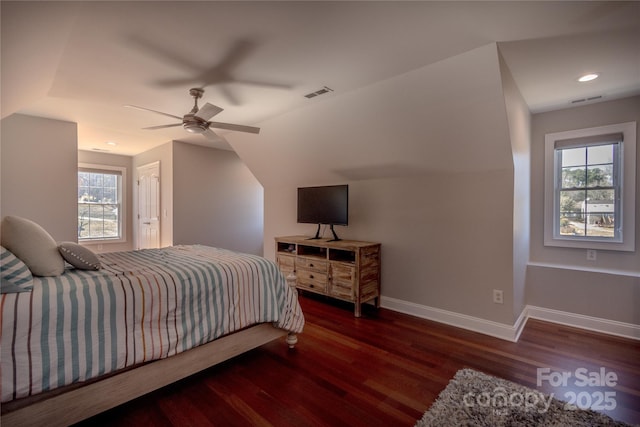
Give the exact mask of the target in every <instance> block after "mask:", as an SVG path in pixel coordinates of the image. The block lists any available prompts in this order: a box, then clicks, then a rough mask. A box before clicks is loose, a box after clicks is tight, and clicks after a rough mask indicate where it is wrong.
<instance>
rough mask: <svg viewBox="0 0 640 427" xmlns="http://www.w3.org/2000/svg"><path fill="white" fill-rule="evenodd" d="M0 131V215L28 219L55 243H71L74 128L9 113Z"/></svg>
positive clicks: (75, 218)
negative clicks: (51, 237)
mask: <svg viewBox="0 0 640 427" xmlns="http://www.w3.org/2000/svg"><path fill="white" fill-rule="evenodd" d="M0 127H1V130H0V132H1V139H0V141H1V142H0V150H1V152H2V165H1V166H2V168H1V169H2V170H1V171H0V173H1V175H2V178H1V179H0V182H1V186H2V187H1V193H0V200H1V205H0V210H1V214H2V216H3V217H4V216H6V215H18V216H22V217H25V218H28V219H30V220H32V221H35V222H37V223H38V224H40V225H41V226H42V227H44V229H45V230H47V231H48V232H49V233H50V234H51V235H52V236H53V238H54V239H56V240H58V241H73V242H76V241H77V240H78V211H77V203H78V194H77V186H78V151H77V147H78V142H77V126H76V124H75V123H71V122H63V121H59V120H51V119H44V118H40V117H31V116H25V115H20V114H13V115H11V116H9V117H6V118H4V119H2V121H1V122H0Z"/></svg>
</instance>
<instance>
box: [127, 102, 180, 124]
mask: <svg viewBox="0 0 640 427" xmlns="http://www.w3.org/2000/svg"><path fill="white" fill-rule="evenodd" d="M125 107H127V108H135V109H138V110H142V111H151V112H152V113H156V114H162V115H163V116H167V117H173V118H174V119H178V120H182V117H179V116H174V115H173V114H168V113H163V112H162V111H156V110H151V109H150V108H144V107H138V106H136V105H125Z"/></svg>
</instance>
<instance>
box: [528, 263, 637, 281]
mask: <svg viewBox="0 0 640 427" xmlns="http://www.w3.org/2000/svg"><path fill="white" fill-rule="evenodd" d="M527 266H531V267H543V268H557V269H559V270H575V271H586V272H589V273H602V274H612V275H616V276H629V277H640V272H638V271H628V270H616V269H613V268H598V267H583V266H578V265H568V264H553V263H550V262H529V263H527Z"/></svg>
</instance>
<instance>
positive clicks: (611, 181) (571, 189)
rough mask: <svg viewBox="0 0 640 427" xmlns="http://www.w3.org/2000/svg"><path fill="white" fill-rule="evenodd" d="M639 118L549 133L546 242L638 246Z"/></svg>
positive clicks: (597, 246)
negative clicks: (636, 218) (636, 203)
mask: <svg viewBox="0 0 640 427" xmlns="http://www.w3.org/2000/svg"><path fill="white" fill-rule="evenodd" d="M635 131H636V124H635V122H631V123H623V124H619V125H611V126H601V127H597V128H590V129H582V130H576V131H568V132H559V133H553V134H548V135H546V137H545V245H547V246H564V247H576V248H590V249H609V250H623V251H633V250H634V249H635V241H634V239H635V231H634V230H635V157H636V155H635V149H636V135H635Z"/></svg>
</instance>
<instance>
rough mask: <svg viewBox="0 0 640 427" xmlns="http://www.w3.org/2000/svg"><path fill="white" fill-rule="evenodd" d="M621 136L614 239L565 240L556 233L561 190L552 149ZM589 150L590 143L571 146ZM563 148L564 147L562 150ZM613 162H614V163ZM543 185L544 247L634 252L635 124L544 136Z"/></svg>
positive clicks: (568, 238) (628, 123) (557, 156)
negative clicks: (576, 141)
mask: <svg viewBox="0 0 640 427" xmlns="http://www.w3.org/2000/svg"><path fill="white" fill-rule="evenodd" d="M614 133H621V134H622V135H623V138H622V139H623V141H622V142H621V143H620V145H619V147H618V151H619V152H618V155H619V162H618V166H619V168H620V170H619V174H618V178H619V179H620V181H619V182H618V183H617V185H618V186H619V187H620V188H621V191H620V194H619V196H618V198H617V200H615V203H616V206H617V207H616V208H617V209H619V210H618V212H617V214H618V217H619V218H620V219H621V221H619V223H620V224H619V225H618V224H616V229H617V230H618V231H619V232H618V233H616V234H617V236H616V237H614V238H610V237H598V236H568V235H560V233H559V230H560V228H559V215H558V214H557V213H559V209H560V206H559V197H560V196H559V195H560V190H561V189H562V188H559V187H561V186H557V185H556V184H557V183H558V182H559V178H558V175H557V174H558V172H559V171H561V168H562V165H561V164H560V165H558V164H557V161H558V158H559V155H558V154H557V150H556V145H557V143H558V142H559V141H565V140H571V139H576V138H583V139H585V140H586V139H588V138H590V137H595V136H600V135H609V134H614ZM574 146H575V147H580V146H585V147H586V146H593V144H592V143H584V144H578V145H574ZM565 148H566V147H565ZM614 161H615V160H614ZM544 168H545V171H544V172H545V183H544V191H545V194H544V245H545V246H556V247H567V248H581V249H601V250H613V251H635V204H636V203H635V195H636V122H627V123H619V124H613V125H606V126H598V127H592V128H586V129H578V130H570V131H564V132H555V133H549V134H546V135H545V161H544Z"/></svg>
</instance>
